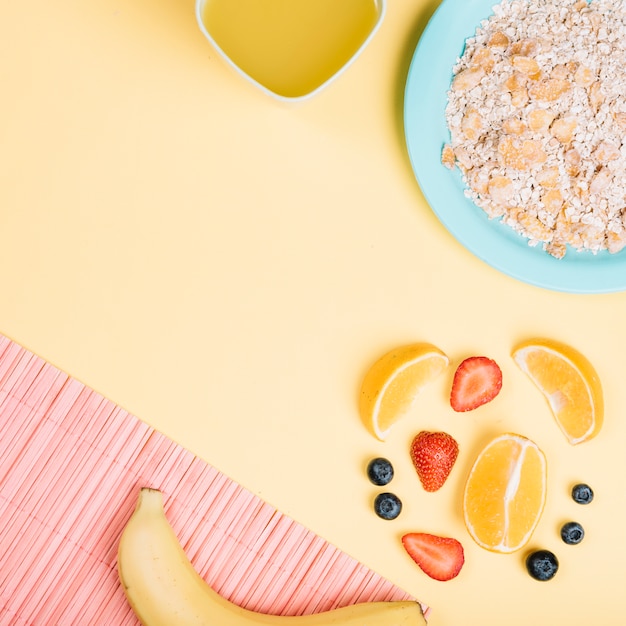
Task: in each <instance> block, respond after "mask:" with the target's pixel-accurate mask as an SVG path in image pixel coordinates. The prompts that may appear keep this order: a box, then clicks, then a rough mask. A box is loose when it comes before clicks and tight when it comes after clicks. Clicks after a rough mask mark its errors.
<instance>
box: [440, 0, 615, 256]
mask: <svg viewBox="0 0 626 626" xmlns="http://www.w3.org/2000/svg"><path fill="white" fill-rule="evenodd" d="M625 5H626V3H624V2H623V0H591V2H589V3H588V2H587V1H586V0H561V1H560V2H554V0H523V1H522V0H502V1H501V2H500V3H499V4H497V5H495V6H494V7H493V15H492V16H491V17H490V18H489V19H487V20H484V21H483V22H481V24H480V25H479V26H478V28H477V29H476V32H475V34H474V36H473V37H471V38H469V39H468V40H467V41H466V42H465V49H464V52H463V55H462V57H460V58H459V59H458V61H457V63H456V65H455V66H454V68H453V74H454V78H453V80H452V83H451V87H450V90H449V91H448V103H447V106H446V112H445V113H446V121H447V123H448V128H449V130H450V142H449V144H448V145H446V146H445V147H444V148H443V150H442V155H441V160H442V163H443V164H444V165H446V166H447V167H449V168H451V169H453V168H455V167H458V168H459V169H460V171H461V175H462V176H463V179H464V182H465V183H466V186H467V187H466V195H467V197H468V198H471V200H472V201H473V202H474V203H475V204H477V205H478V206H479V207H481V208H482V209H483V210H484V211H485V212H486V213H487V215H488V216H489V217H490V218H499V219H501V220H502V221H503V222H504V223H505V224H507V225H509V226H510V227H511V228H513V229H515V230H517V231H518V232H520V233H521V234H522V235H524V236H525V237H526V238H527V239H528V243H529V245H532V246H535V245H542V246H543V248H544V250H546V252H548V253H549V254H551V255H552V256H554V257H556V258H562V257H563V256H564V255H565V254H566V252H567V250H568V248H569V249H573V250H588V251H591V252H593V253H595V252H598V251H600V250H608V251H609V252H610V253H617V252H619V251H620V250H623V249H624V248H626V206H625V205H626V142H623V141H622V138H623V137H624V135H625V134H626V73H625V72H624V71H623V68H624V67H626V6H625Z"/></svg>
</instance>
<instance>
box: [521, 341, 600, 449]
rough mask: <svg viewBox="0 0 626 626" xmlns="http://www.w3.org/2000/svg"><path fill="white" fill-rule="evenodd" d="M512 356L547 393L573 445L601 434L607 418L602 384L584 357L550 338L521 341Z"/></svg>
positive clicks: (564, 431)
mask: <svg viewBox="0 0 626 626" xmlns="http://www.w3.org/2000/svg"><path fill="white" fill-rule="evenodd" d="M512 356H513V359H514V360H515V362H516V363H517V365H518V366H519V367H520V369H521V370H522V371H523V372H524V373H525V374H527V375H528V376H529V377H530V379H531V380H532V381H533V382H534V383H535V385H536V386H537V387H538V388H539V390H540V391H541V393H542V394H543V395H544V397H545V398H546V400H547V401H548V404H549V405H550V409H551V411H552V414H553V415H554V418H555V419H556V422H557V424H558V425H559V427H560V428H561V430H562V431H563V433H564V434H565V436H566V437H567V440H568V441H569V442H570V443H571V444H573V445H574V444H577V443H582V442H583V441H587V440H589V439H591V438H592V437H595V436H596V435H597V434H598V432H599V431H600V428H601V427H602V422H603V419H604V399H603V395H602V386H601V384H600V378H599V377H598V374H597V373H596V370H595V369H594V368H593V366H592V365H591V363H590V362H589V361H588V360H587V358H586V357H585V356H583V355H582V354H581V353H580V352H578V350H575V349H574V348H572V347H570V346H568V345H565V344H562V343H560V342H557V341H553V340H551V339H534V340H531V341H526V342H524V343H521V344H519V345H518V346H516V347H515V348H514V350H513V354H512Z"/></svg>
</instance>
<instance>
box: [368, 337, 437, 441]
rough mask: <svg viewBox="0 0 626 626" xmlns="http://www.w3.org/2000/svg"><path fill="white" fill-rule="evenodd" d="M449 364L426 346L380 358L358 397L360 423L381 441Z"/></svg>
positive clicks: (431, 347)
mask: <svg viewBox="0 0 626 626" xmlns="http://www.w3.org/2000/svg"><path fill="white" fill-rule="evenodd" d="M448 364H449V359H448V357H447V356H446V355H445V354H444V353H443V352H442V351H441V350H440V349H439V348H437V347H436V346H433V345H432V344H429V343H415V344H411V345H407V346H402V347H399V348H395V349H394V350H391V351H390V352H387V353H386V354H384V355H383V356H382V357H380V358H379V359H378V360H377V361H376V362H375V363H374V364H373V365H372V367H371V368H370V369H369V371H368V372H367V374H366V375H365V378H364V379H363V383H362V384H361V393H360V396H359V412H360V414H361V419H362V420H363V423H364V424H365V425H366V426H367V428H368V429H369V430H370V432H372V434H373V435H374V436H375V437H377V438H378V439H380V440H381V441H384V440H385V438H386V437H387V435H388V434H389V431H390V430H391V428H392V426H393V425H394V424H395V423H396V422H397V421H398V420H399V419H400V418H401V417H402V416H403V415H405V414H406V413H407V411H408V410H409V409H410V408H411V406H412V405H413V402H414V401H415V398H416V397H417V395H418V394H419V392H420V391H421V390H422V389H423V388H424V387H425V386H426V385H427V384H428V383H430V382H431V381H433V380H434V379H435V378H437V376H439V375H440V374H441V373H442V372H443V371H444V370H445V369H446V368H447V367H448Z"/></svg>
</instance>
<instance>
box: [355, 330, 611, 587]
mask: <svg viewBox="0 0 626 626" xmlns="http://www.w3.org/2000/svg"><path fill="white" fill-rule="evenodd" d="M511 356H512V359H513V360H514V362H515V363H516V365H517V366H518V367H519V369H520V370H521V371H522V372H523V373H524V374H525V375H526V376H527V377H528V379H530V381H532V383H533V384H534V385H535V386H536V387H537V389H538V390H539V392H540V393H541V394H542V395H543V397H544V398H545V399H546V402H547V404H548V407H549V411H550V413H551V415H552V417H553V421H554V422H555V423H556V425H557V426H558V428H559V429H560V430H561V432H562V433H563V435H564V436H565V439H566V441H567V442H568V443H569V444H571V445H578V444H580V443H583V442H585V441H589V440H590V439H592V438H593V437H595V436H596V435H597V434H598V433H599V432H600V429H601V427H602V423H603V417H604V404H603V394H602V387H601V384H600V379H599V377H598V375H597V373H596V371H595V369H594V368H593V366H592V365H591V363H590V362H589V361H588V360H587V358H586V357H585V356H584V355H582V354H581V353H580V352H579V351H578V350H576V349H574V348H572V347H571V346H568V345H566V344H563V343H560V342H557V341H554V340H549V339H534V340H530V341H525V342H523V343H520V344H518V345H516V346H515V347H514V348H513V350H512V353H511ZM449 365H450V359H449V358H448V356H447V355H446V354H445V353H444V352H443V351H441V350H440V349H439V348H437V347H436V346H434V345H432V344H429V343H418V344H412V345H408V346H402V347H399V348H396V349H394V350H391V351H389V352H387V353H386V354H384V355H383V356H382V357H381V358H380V359H378V360H377V361H376V362H375V363H374V364H373V366H372V367H371V368H370V370H369V371H368V373H367V374H366V375H365V377H364V379H363V381H362V385H361V395H360V403H359V411H360V416H361V419H362V421H363V423H364V424H365V426H366V427H367V429H368V430H369V431H370V432H371V433H372V434H373V435H374V436H375V437H376V438H377V439H378V440H380V441H385V439H386V438H387V437H388V436H389V435H390V433H391V431H392V429H393V426H394V424H396V423H397V422H398V421H399V420H400V419H402V418H403V417H404V416H405V415H406V414H407V413H408V412H409V410H410V409H411V407H412V406H413V404H414V403H415V400H416V398H417V396H418V395H419V394H420V393H421V392H422V391H423V390H424V389H425V388H426V387H427V386H428V385H429V384H430V383H432V382H433V381H434V380H435V379H436V378H438V377H439V376H441V375H442V374H443V373H444V372H445V371H446V369H448V367H449ZM501 390H502V371H501V369H500V366H499V365H498V364H497V363H496V361H494V360H493V359H491V358H489V357H486V356H482V355H479V356H470V357H468V358H465V359H464V360H462V361H461V362H460V363H459V364H458V366H457V367H456V369H455V371H454V375H453V378H452V382H451V386H450V394H449V402H450V407H451V408H452V410H453V411H454V412H456V413H466V412H469V411H474V410H476V409H478V408H479V407H481V406H483V405H485V404H487V403H489V402H491V401H492V400H494V398H496V396H498V394H499V393H500V392H501ZM409 455H410V458H411V461H412V462H413V465H414V467H415V470H416V473H417V477H418V479H419V482H420V483H421V485H422V487H423V489H424V491H426V492H435V491H438V490H439V489H441V488H442V487H443V485H444V484H445V482H446V480H447V479H448V476H449V475H450V473H451V472H452V471H453V468H454V466H455V463H456V460H457V458H458V455H459V445H458V443H457V441H456V440H455V439H454V437H453V436H452V435H451V434H450V433H447V432H428V431H420V432H418V433H417V434H416V435H415V436H414V437H413V439H412V441H411V444H410V446H409ZM547 466H548V463H547V460H546V457H545V455H544V453H543V452H542V450H541V449H540V448H539V446H537V444H536V443H535V442H533V441H531V440H530V439H528V438H527V437H525V436H523V435H521V434H517V433H511V432H505V433H502V434H500V435H498V436H495V437H493V438H492V440H491V441H489V442H488V443H487V444H486V445H485V446H484V447H483V449H482V450H481V451H480V452H479V453H478V455H477V457H476V459H475V460H474V463H473V465H472V468H471V470H470V471H469V473H468V476H467V477H466V480H465V486H464V492H463V507H462V508H463V515H464V522H465V527H466V529H467V531H468V533H469V535H470V537H471V538H472V539H473V540H474V541H475V542H476V543H477V544H478V545H479V546H481V547H482V548H484V549H486V550H489V551H491V552H494V553H500V554H508V553H513V552H518V551H519V550H520V549H521V548H523V547H524V546H526V545H527V544H528V542H529V541H530V539H531V537H532V534H533V532H534V530H535V529H536V527H537V525H538V524H539V522H540V519H541V516H542V512H543V509H544V505H545V502H546V497H547ZM367 472H368V477H369V479H370V481H371V482H372V484H374V485H377V486H382V485H388V484H389V482H390V481H391V479H392V478H393V476H394V469H393V465H392V463H391V461H390V460H389V459H386V458H383V457H378V458H376V459H372V461H371V462H370V464H369V465H368V469H367ZM571 495H572V498H573V500H574V501H575V502H577V503H579V504H589V503H590V502H591V501H592V500H593V495H594V494H593V490H592V489H591V487H589V485H586V484H585V483H578V484H576V485H574V486H573V487H572V492H571ZM374 509H375V511H376V513H377V514H378V515H379V517H381V518H382V519H385V520H392V519H396V518H397V517H398V516H399V515H400V513H401V511H402V503H401V500H400V498H399V497H398V496H397V495H395V494H393V493H391V492H389V491H386V492H384V493H383V494H379V495H378V496H377V497H376V499H375V501H374ZM560 536H561V539H562V541H563V542H564V543H565V544H567V545H576V544H578V543H580V542H581V541H582V540H583V538H584V536H585V532H584V529H583V527H582V525H581V524H580V523H579V522H577V521H570V522H566V523H564V524H562V526H561V529H560ZM402 545H403V546H404V548H405V550H406V552H407V553H408V555H409V556H410V557H411V558H412V559H413V560H414V561H415V562H416V563H417V564H418V566H419V567H420V568H421V569H422V570H423V571H424V572H425V573H426V574H427V575H428V576H430V577H431V578H433V579H435V580H440V581H445V580H451V579H452V578H455V577H456V576H457V575H458V574H459V573H460V571H461V568H462V566H463V564H464V562H465V556H464V552H463V546H462V544H461V543H460V542H459V541H458V540H457V539H455V538H451V537H442V536H439V535H436V534H431V533H428V532H410V533H406V534H404V535H403V537H402ZM525 566H526V570H527V571H528V573H529V574H530V576H532V577H533V578H535V579H536V580H541V581H545V580H550V579H551V578H553V577H554V575H555V574H556V572H557V570H558V567H559V563H558V559H557V557H556V555H555V554H554V553H553V552H551V551H549V550H533V551H531V552H530V553H528V554H527V555H526V557H525Z"/></svg>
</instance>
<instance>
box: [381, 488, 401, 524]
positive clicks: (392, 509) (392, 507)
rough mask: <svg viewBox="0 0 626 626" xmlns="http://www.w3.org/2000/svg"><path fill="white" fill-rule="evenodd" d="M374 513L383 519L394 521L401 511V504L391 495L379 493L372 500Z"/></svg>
mask: <svg viewBox="0 0 626 626" xmlns="http://www.w3.org/2000/svg"><path fill="white" fill-rule="evenodd" d="M374 511H376V515H378V517H382V518H383V519H396V517H398V515H400V511H402V502H401V501H400V498H398V496H396V495H395V494H393V493H379V494H378V495H377V496H376V499H375V500H374Z"/></svg>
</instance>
